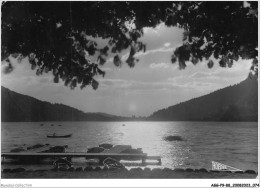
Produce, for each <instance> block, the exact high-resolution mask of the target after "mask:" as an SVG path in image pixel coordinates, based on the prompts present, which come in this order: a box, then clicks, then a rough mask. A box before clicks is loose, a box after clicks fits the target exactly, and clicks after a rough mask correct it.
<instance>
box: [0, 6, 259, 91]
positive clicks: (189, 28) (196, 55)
mask: <svg viewBox="0 0 260 188" xmlns="http://www.w3.org/2000/svg"><path fill="white" fill-rule="evenodd" d="M162 22H164V23H165V24H166V25H167V26H169V27H170V26H177V27H179V28H183V29H184V34H183V44H182V45H181V46H180V47H178V48H176V49H175V51H174V52H173V55H172V58H171V61H172V63H175V62H178V64H179V68H180V69H184V68H185V67H186V62H187V61H191V62H192V63H193V64H197V63H198V62H199V61H202V60H203V59H206V60H208V67H209V68H211V67H213V65H214V62H213V60H212V58H213V57H214V58H215V59H218V61H219V64H220V66H222V67H231V66H232V64H233V61H237V60H238V59H239V58H242V59H253V63H252V68H251V69H252V72H254V73H256V74H257V68H258V50H257V48H258V44H257V41H258V2H257V1H256V2H247V3H244V2H194V1H192V2H3V4H2V25H1V28H2V36H1V37H2V45H1V55H2V61H6V62H7V65H8V66H7V67H6V68H5V70H4V71H5V72H6V73H8V72H11V71H12V69H13V67H12V64H11V62H10V60H9V57H10V56H13V57H15V58H18V59H22V58H24V57H28V59H29V62H30V64H31V67H32V69H35V70H36V74H37V75H41V74H42V73H43V72H49V71H52V73H53V75H54V82H59V80H60V79H61V80H62V81H64V83H65V85H66V86H70V87H71V88H75V87H77V85H79V86H80V87H81V88H84V87H86V86H88V85H91V86H92V87H93V88H94V89H96V88H97V87H98V82H97V81H96V80H95V79H94V77H95V76H96V75H103V76H104V75H105V72H104V71H103V70H102V69H101V68H100V67H101V66H102V65H103V64H104V63H105V62H106V59H107V57H108V55H109V54H113V57H114V58H113V61H114V64H115V66H121V64H122V63H123V62H122V60H121V57H120V52H121V51H122V50H125V49H129V51H130V52H129V57H128V58H127V60H126V63H127V64H128V65H129V67H134V65H135V63H136V62H137V61H138V59H137V58H136V57H135V54H136V53H137V52H140V51H145V49H146V44H143V43H142V42H140V41H139V39H140V37H141V36H142V35H143V28H144V27H156V26H157V25H158V24H160V23H162ZM95 38H102V39H106V41H107V45H106V46H105V47H102V48H100V47H99V46H98V44H97V42H96V41H95ZM147 45H149V44H147Z"/></svg>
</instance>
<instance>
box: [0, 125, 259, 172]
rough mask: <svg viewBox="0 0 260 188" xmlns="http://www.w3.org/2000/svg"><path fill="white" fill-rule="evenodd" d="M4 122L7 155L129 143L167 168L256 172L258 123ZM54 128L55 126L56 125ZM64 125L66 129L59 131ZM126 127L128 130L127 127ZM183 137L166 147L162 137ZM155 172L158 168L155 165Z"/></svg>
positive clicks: (78, 150) (84, 150) (166, 143)
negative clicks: (46, 147)
mask: <svg viewBox="0 0 260 188" xmlns="http://www.w3.org/2000/svg"><path fill="white" fill-rule="evenodd" d="M40 124H41V123H40V122H36V123H34V122H33V123H31V122H30V123H24V122H23V123H2V125H1V147H2V152H8V151H9V150H10V149H12V148H15V147H17V146H21V145H23V144H25V145H27V146H29V145H33V144H37V143H41V144H46V143H48V144H53V145H68V146H69V148H68V151H71V152H86V151H87V148H89V147H93V146H97V145H98V144H100V143H112V144H128V145H132V146H133V147H136V148H137V147H138V148H143V151H144V152H145V153H148V155H160V156H161V157H162V167H170V168H176V167H181V168H185V167H190V168H207V169H211V161H217V162H221V163H224V164H227V165H230V166H233V167H236V168H239V169H242V170H246V169H253V170H257V166H258V159H257V155H258V149H257V148H258V145H257V144H258V130H257V129H258V127H257V123H256V122H253V123H252V122H239V123H238V122H44V126H40ZM51 124H54V126H51ZM59 124H61V125H62V126H58V125H59ZM122 124H125V126H122ZM54 132H56V133H58V134H62V133H73V136H72V137H71V138H60V139H51V138H47V137H46V134H49V133H54ZM169 135H178V136H181V137H182V138H183V139H184V141H173V142H167V141H164V140H163V137H165V136H169ZM150 167H153V166H150Z"/></svg>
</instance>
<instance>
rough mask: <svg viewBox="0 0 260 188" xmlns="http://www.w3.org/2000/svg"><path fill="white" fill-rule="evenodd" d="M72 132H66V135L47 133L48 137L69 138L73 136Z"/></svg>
mask: <svg viewBox="0 0 260 188" xmlns="http://www.w3.org/2000/svg"><path fill="white" fill-rule="evenodd" d="M71 136H72V134H65V135H61V134H55V133H54V134H49V135H47V138H69V137H71Z"/></svg>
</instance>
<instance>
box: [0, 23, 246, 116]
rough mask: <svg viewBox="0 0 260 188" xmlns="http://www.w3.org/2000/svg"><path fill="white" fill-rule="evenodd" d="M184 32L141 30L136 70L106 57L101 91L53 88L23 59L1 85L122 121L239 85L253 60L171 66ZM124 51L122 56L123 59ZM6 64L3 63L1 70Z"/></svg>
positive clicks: (60, 85)
mask: <svg viewBox="0 0 260 188" xmlns="http://www.w3.org/2000/svg"><path fill="white" fill-rule="evenodd" d="M182 36H183V35H182V30H180V29H178V28H173V27H171V28H168V27H166V26H165V25H164V24H160V25H159V26H157V27H156V28H145V29H144V36H143V37H142V38H141V40H142V41H143V42H144V43H146V45H147V50H146V52H145V53H143V52H139V53H137V54H136V55H135V57H137V58H139V62H138V63H137V64H136V65H135V67H134V68H129V67H128V65H127V64H126V63H124V64H123V65H122V67H120V68H119V67H115V66H114V65H113V62H112V58H108V60H107V62H106V64H105V65H104V66H102V67H101V69H103V70H105V71H106V75H105V77H104V78H103V77H101V76H98V77H96V79H97V80H98V81H99V88H98V89H97V90H93V89H92V87H91V86H89V87H87V88H85V89H83V90H81V89H80V88H79V87H77V88H76V89H74V90H71V89H70V88H69V87H66V86H64V84H63V82H61V81H60V83H53V76H52V74H51V73H48V74H43V75H41V76H36V74H35V71H32V70H31V69H30V65H29V63H28V61H27V59H24V60H23V61H22V62H21V63H17V62H16V61H15V60H14V59H13V60H12V63H13V65H14V66H15V69H14V71H13V72H12V73H10V74H4V73H3V72H2V73H1V84H2V86H4V87H7V88H9V89H11V90H13V91H16V92H18V93H21V94H25V95H29V96H32V97H34V98H37V99H39V100H43V101H48V102H51V103H62V104H65V105H69V106H71V107H75V108H77V109H79V110H82V111H84V112H103V113H108V114H113V115H120V116H132V115H135V116H149V115H151V114H152V113H153V112H155V111H157V110H159V109H162V108H167V107H169V106H172V105H174V104H178V103H180V102H184V101H187V100H189V99H192V98H196V97H199V96H202V95H205V94H208V93H211V92H213V91H216V90H218V89H221V88H224V87H227V86H230V85H234V84H237V83H239V82H241V81H243V80H244V79H246V78H247V76H248V73H249V69H250V66H251V61H250V60H249V61H246V60H239V61H238V62H235V63H234V65H233V67H232V68H221V67H220V66H219V65H218V63H217V61H216V60H214V61H215V65H214V67H213V68H212V69H209V68H208V67H207V62H206V61H203V62H200V63H198V64H197V65H193V64H192V63H190V62H188V63H187V67H186V69H184V70H179V69H178V65H177V64H172V63H171V55H172V53H173V51H174V49H175V48H176V47H178V46H180V45H181V43H182ZM127 55H128V51H125V52H123V53H122V59H126V58H127V57H128V56H127ZM3 66H5V63H4V62H2V68H3Z"/></svg>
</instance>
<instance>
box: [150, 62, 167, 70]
mask: <svg viewBox="0 0 260 188" xmlns="http://www.w3.org/2000/svg"><path fill="white" fill-rule="evenodd" d="M149 67H150V68H151V69H167V68H169V64H168V63H164V62H161V63H151V64H150V66H149Z"/></svg>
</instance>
